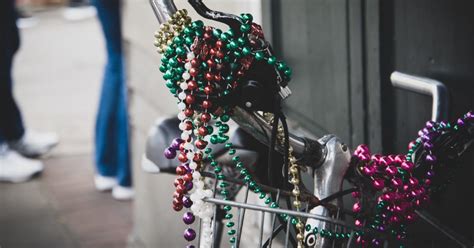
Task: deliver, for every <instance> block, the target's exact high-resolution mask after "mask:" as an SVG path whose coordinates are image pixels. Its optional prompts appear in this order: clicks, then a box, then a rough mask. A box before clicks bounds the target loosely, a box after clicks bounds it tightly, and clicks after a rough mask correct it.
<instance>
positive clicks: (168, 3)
mask: <svg viewBox="0 0 474 248" xmlns="http://www.w3.org/2000/svg"><path fill="white" fill-rule="evenodd" d="M150 5H151V8H152V9H153V12H154V13H155V16H156V18H157V19H158V22H159V23H160V24H161V23H165V22H167V21H168V20H169V19H170V18H171V16H172V15H173V14H174V13H175V12H176V11H177V9H176V6H175V5H174V2H173V0H150Z"/></svg>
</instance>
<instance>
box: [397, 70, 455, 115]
mask: <svg viewBox="0 0 474 248" xmlns="http://www.w3.org/2000/svg"><path fill="white" fill-rule="evenodd" d="M390 80H391V81H392V84H393V86H395V87H399V88H401V89H405V90H410V91H413V92H417V93H420V94H424V95H429V96H431V97H432V98H433V104H432V108H431V120H432V121H441V120H446V119H447V115H448V107H449V99H448V98H449V97H448V90H447V88H446V86H445V85H444V84H443V83H441V82H440V81H437V80H433V79H429V78H423V77H417V76H412V75H408V74H404V73H400V72H397V71H395V72H393V73H392V75H390Z"/></svg>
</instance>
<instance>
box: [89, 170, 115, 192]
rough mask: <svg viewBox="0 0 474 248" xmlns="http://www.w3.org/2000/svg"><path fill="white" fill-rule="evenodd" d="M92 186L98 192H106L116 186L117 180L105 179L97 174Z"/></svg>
mask: <svg viewBox="0 0 474 248" xmlns="http://www.w3.org/2000/svg"><path fill="white" fill-rule="evenodd" d="M94 184H95V188H96V189H97V190H98V191H107V190H111V189H112V188H113V187H114V186H115V185H117V180H116V179H115V178H113V177H105V176H102V175H99V174H97V175H95V177H94Z"/></svg>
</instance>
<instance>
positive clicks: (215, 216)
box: [211, 179, 220, 248]
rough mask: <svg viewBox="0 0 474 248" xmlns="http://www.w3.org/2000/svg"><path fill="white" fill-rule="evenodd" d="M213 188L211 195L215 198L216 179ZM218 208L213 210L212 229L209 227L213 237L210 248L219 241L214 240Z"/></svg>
mask: <svg viewBox="0 0 474 248" xmlns="http://www.w3.org/2000/svg"><path fill="white" fill-rule="evenodd" d="M213 188H214V192H213V194H212V197H216V192H217V179H215V180H214V187H213ZM218 207H219V206H217V205H216V206H215V208H214V214H213V217H212V219H213V220H214V221H213V222H212V227H211V230H212V235H213V236H214V242H212V246H211V247H212V248H214V245H215V243H216V241H217V242H219V241H220V240H216V237H217V235H216V221H217V208H218Z"/></svg>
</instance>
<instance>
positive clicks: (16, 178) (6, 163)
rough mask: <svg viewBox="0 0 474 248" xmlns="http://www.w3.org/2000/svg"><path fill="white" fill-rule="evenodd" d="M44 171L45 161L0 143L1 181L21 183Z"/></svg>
mask: <svg viewBox="0 0 474 248" xmlns="http://www.w3.org/2000/svg"><path fill="white" fill-rule="evenodd" d="M41 171H43V163H41V161H38V160H33V159H28V158H25V157H23V156H21V155H20V154H18V153H17V152H16V151H12V150H10V149H8V147H7V146H6V145H0V182H1V181H3V182H11V183H21V182H25V181H28V180H29V179H30V178H31V177H33V176H34V175H36V174H38V173H40V172H41Z"/></svg>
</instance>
